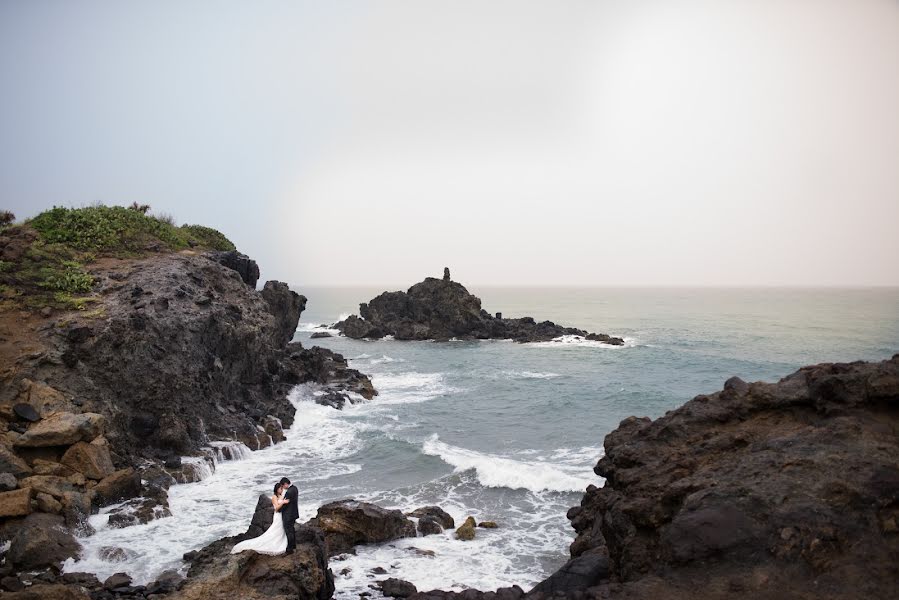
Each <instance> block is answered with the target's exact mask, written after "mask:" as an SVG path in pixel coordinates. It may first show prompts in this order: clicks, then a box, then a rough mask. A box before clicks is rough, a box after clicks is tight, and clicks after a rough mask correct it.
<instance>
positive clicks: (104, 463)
mask: <svg viewBox="0 0 899 600" xmlns="http://www.w3.org/2000/svg"><path fill="white" fill-rule="evenodd" d="M60 462H61V463H62V464H63V465H66V466H67V467H69V468H71V469H74V470H75V471H78V472H79V473H83V474H84V476H85V477H87V478H88V479H98V480H99V479H103V478H104V477H106V476H107V475H112V473H113V472H115V467H114V466H112V458H111V457H110V456H109V448H107V447H106V446H100V445H96V444H88V443H86V442H78V443H77V444H73V445H72V446H70V447H69V449H68V450H66V453H65V454H63V456H62V460H61V461H60Z"/></svg>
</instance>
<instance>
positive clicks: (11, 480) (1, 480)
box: [0, 473, 19, 492]
mask: <svg viewBox="0 0 899 600" xmlns="http://www.w3.org/2000/svg"><path fill="white" fill-rule="evenodd" d="M18 485H19V484H18V482H17V481H16V476H15V475H13V474H12V473H0V492H8V491H10V490H14V489H16V487H17V486H18Z"/></svg>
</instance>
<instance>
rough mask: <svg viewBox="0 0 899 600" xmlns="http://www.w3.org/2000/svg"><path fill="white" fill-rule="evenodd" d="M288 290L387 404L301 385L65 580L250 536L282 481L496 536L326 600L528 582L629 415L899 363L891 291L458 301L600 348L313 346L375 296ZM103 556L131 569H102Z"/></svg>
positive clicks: (163, 562) (376, 557)
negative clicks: (821, 370) (741, 389)
mask: <svg viewBox="0 0 899 600" xmlns="http://www.w3.org/2000/svg"><path fill="white" fill-rule="evenodd" d="M292 287H294V289H300V290H301V291H302V293H304V294H305V295H306V296H307V297H308V304H307V310H306V312H304V313H303V316H302V319H301V322H300V327H299V329H298V331H297V338H296V339H298V340H300V341H302V342H303V343H304V344H307V345H316V344H317V345H321V346H325V347H328V348H330V349H333V350H335V351H337V352H340V353H342V354H344V355H345V356H346V357H347V358H349V359H350V363H351V365H352V366H353V367H355V368H357V369H359V370H361V371H363V372H365V373H368V374H370V375H371V377H372V380H373V382H374V384H375V387H376V388H377V389H378V390H379V392H380V395H379V396H378V397H376V398H375V400H374V401H372V402H369V403H364V404H358V405H355V406H352V407H348V408H347V409H345V410H343V411H337V410H334V409H332V408H328V407H322V406H318V405H316V404H315V403H314V402H313V400H312V399H313V398H314V395H315V392H316V390H315V389H314V388H313V387H309V386H301V387H299V388H297V389H296V390H294V392H293V393H292V394H291V402H293V403H294V405H295V406H296V407H297V417H296V422H295V424H294V426H293V428H292V429H291V430H289V431H288V432H287V434H288V440H287V441H286V442H285V443H282V444H279V445H277V446H275V447H273V448H269V449H265V450H262V451H259V452H253V453H251V454H250V456H249V457H247V458H245V459H243V460H239V461H229V462H222V463H220V464H219V465H218V468H217V469H216V472H215V473H214V474H213V475H211V476H210V477H208V478H207V479H205V480H203V481H201V482H198V483H194V484H188V485H179V486H175V487H173V488H172V489H171V493H170V500H171V509H172V513H173V516H172V517H170V518H166V519H160V520H158V521H154V522H151V523H149V524H147V525H141V526H135V527H129V528H125V529H110V528H108V527H106V525H105V521H106V518H107V517H106V515H105V512H104V513H103V514H99V515H96V516H94V517H92V522H93V524H94V526H95V527H96V528H97V534H95V535H94V536H91V537H89V538H85V539H83V540H82V543H83V546H84V555H83V558H82V560H80V561H70V562H69V563H68V564H67V565H66V570H69V571H78V570H88V571H92V572H95V573H97V574H98V575H99V576H100V577H101V578H102V577H106V576H108V575H110V574H112V573H115V572H118V571H126V572H129V573H131V574H132V575H133V576H134V577H135V580H136V581H137V582H138V583H145V582H149V581H151V580H152V579H153V578H154V577H155V576H156V575H157V574H158V573H159V572H161V571H162V570H165V569H168V568H179V567H181V566H182V562H181V555H182V554H183V553H184V552H187V551H189V550H194V549H198V548H200V547H202V546H204V545H205V544H207V543H209V542H210V541H213V540H215V539H217V538H219V537H222V536H225V535H231V534H234V533H238V532H241V531H243V530H244V529H245V528H246V526H247V524H248V522H249V519H250V517H251V515H252V511H253V507H254V506H255V502H256V498H257V496H258V494H260V493H270V490H271V488H272V486H273V484H274V482H275V481H276V480H277V479H278V478H280V477H281V476H284V475H286V476H288V477H290V478H291V479H292V480H293V482H294V483H296V484H297V485H298V487H299V488H300V498H299V500H300V517H301V519H306V518H308V517H312V516H313V515H314V514H315V510H316V508H317V507H318V506H320V505H321V504H323V503H325V502H328V501H330V500H335V499H339V498H350V497H352V498H356V499H360V500H369V501H372V502H376V503H378V504H380V505H382V506H385V507H390V508H399V509H402V510H404V511H408V510H412V509H414V508H417V507H419V506H424V505H428V504H438V505H440V506H442V507H443V508H444V509H445V510H447V511H448V512H449V513H450V514H452V515H453V517H454V518H455V519H456V521H457V524H460V523H461V521H462V520H464V518H465V517H466V516H467V515H473V516H474V517H475V518H476V519H477V520H479V521H481V520H492V521H496V522H497V523H498V524H499V528H498V529H495V530H481V529H479V530H478V533H477V538H476V539H475V540H474V541H471V542H461V541H457V540H455V539H453V536H452V532H451V531H447V532H446V533H445V534H444V535H434V536H428V537H419V538H410V539H406V540H399V541H396V542H392V543H389V544H385V545H381V546H372V547H362V548H359V550H358V553H357V554H356V555H355V556H346V557H339V558H338V559H336V560H332V563H331V567H332V569H333V570H334V573H335V577H336V586H337V591H336V596H337V597H338V598H347V599H349V598H357V597H358V594H359V593H360V592H363V591H369V592H373V594H374V595H375V596H377V595H378V593H377V592H374V591H373V590H370V589H369V588H368V586H369V584H370V583H371V582H372V581H374V580H376V579H378V578H385V577H398V578H401V579H406V580H409V581H411V582H413V583H414V584H416V585H417V586H418V588H419V589H432V588H442V589H456V590H461V589H465V588H467V587H475V588H479V589H494V588H496V587H499V586H506V585H512V584H518V585H520V586H522V587H524V588H525V589H527V588H528V587H529V586H531V585H533V584H534V583H536V582H538V581H540V580H541V579H543V578H544V577H546V576H547V575H548V574H550V573H552V572H553V571H554V570H555V569H556V568H558V567H559V566H560V565H561V564H563V563H564V562H565V560H566V558H567V556H568V553H567V548H568V544H569V543H570V542H571V541H572V540H573V531H572V530H571V528H570V526H569V524H568V521H567V520H566V518H565V512H566V511H567V509H568V508H569V507H571V506H574V505H577V504H578V503H579V502H580V499H581V495H582V493H583V490H584V488H585V487H586V486H587V485H589V484H591V483H592V484H595V485H601V484H602V480H601V479H600V478H599V477H597V476H596V475H595V474H594V473H593V471H592V468H593V466H594V465H595V463H596V461H597V460H598V458H599V457H600V456H601V455H602V442H603V438H604V436H605V435H606V434H607V433H608V432H609V431H611V430H612V429H614V428H615V427H616V426H617V424H618V423H619V422H620V421H621V420H622V419H623V418H625V417H627V416H630V415H639V416H650V417H658V416H660V415H662V414H664V413H665V412H666V411H667V410H670V409H672V408H675V407H677V406H679V405H680V404H682V403H683V402H685V401H686V400H688V399H690V398H692V397H693V396H695V395H696V394H699V393H708V392H714V391H717V390H719V389H721V386H722V384H723V382H724V381H725V380H726V379H727V378H728V377H730V376H732V375H738V376H740V377H742V378H743V379H745V380H747V381H755V380H768V381H774V380H777V379H779V378H780V377H783V376H785V375H787V374H789V373H791V372H793V371H794V370H796V369H797V368H798V367H800V366H802V365H806V364H812V363H818V362H825V361H851V360H860V359H864V360H882V359H885V358H888V357H890V356H892V355H893V354H894V353H897V352H899V290H897V289H783V288H759V289H598V288H592V289H566V288H534V289H527V288H489V287H485V288H471V289H470V291H472V292H473V293H476V294H477V295H479V296H480V297H481V298H482V300H483V305H484V308H486V309H487V310H489V311H491V312H496V311H502V312H503V313H504V315H505V316H524V315H530V316H533V317H534V318H536V319H537V320H542V319H551V320H553V321H556V322H557V323H561V324H564V325H571V326H577V327H580V328H583V329H587V330H589V331H596V332H604V333H610V334H613V335H619V336H622V337H624V338H625V340H626V341H627V343H626V344H625V346H623V347H612V346H607V345H604V344H600V343H596V342H585V341H582V340H577V339H564V340H559V341H555V342H549V343H539V344H515V343H512V342H502V341H481V342H446V343H434V342H400V341H394V340H380V341H357V340H350V339H347V338H339V337H335V338H325V339H316V340H311V339H309V336H310V335H311V333H312V332H314V331H321V330H324V329H323V328H321V327H320V325H327V324H330V323H333V322H334V321H336V320H338V318H339V317H341V316H345V315H347V314H349V313H351V312H356V310H357V306H358V303H359V302H363V301H367V300H368V299H370V298H371V297H373V296H374V295H376V294H377V293H380V292H381V291H383V290H381V289H371V288H303V287H302V286H292ZM390 289H395V288H390ZM325 329H326V328H325ZM104 547H120V548H123V549H125V550H126V553H127V554H128V558H127V559H125V560H124V561H118V562H113V561H109V560H104V559H103V558H101V555H102V549H103V548H104ZM422 551H431V552H432V553H433V554H431V553H430V552H422ZM375 567H383V568H384V569H386V570H387V571H388V575H384V576H376V575H374V574H373V573H371V570H372V569H373V568H375Z"/></svg>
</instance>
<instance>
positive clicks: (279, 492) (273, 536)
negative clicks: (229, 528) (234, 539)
mask: <svg viewBox="0 0 899 600" xmlns="http://www.w3.org/2000/svg"><path fill="white" fill-rule="evenodd" d="M288 485H289V484H280V483H278V484H276V485H275V490H274V495H273V496H272V507H273V508H274V509H275V516H274V518H273V519H272V524H271V526H270V527H269V528H268V529H267V530H266V531H265V533H263V534H262V535H260V536H259V537H255V538H251V539H249V540H244V541H242V542H240V543H239V544H237V545H236V546H234V548H232V549H231V554H237V553H238V552H243V551H244V550H255V551H256V552H259V553H260V554H284V551H285V550H287V534H286V533H285V532H284V523H283V522H282V519H281V515H280V514H279V513H280V511H281V507H282V506H284V505H285V504H287V503H288V502H290V500H288V499H286V498H285V497H284V494H285V493H286V489H287V487H288Z"/></svg>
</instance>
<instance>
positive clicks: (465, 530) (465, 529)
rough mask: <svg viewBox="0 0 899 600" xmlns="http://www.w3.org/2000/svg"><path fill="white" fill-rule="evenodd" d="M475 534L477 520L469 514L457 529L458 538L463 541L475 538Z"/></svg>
mask: <svg viewBox="0 0 899 600" xmlns="http://www.w3.org/2000/svg"><path fill="white" fill-rule="evenodd" d="M474 536H475V521H474V517H471V516H469V517H468V518H467V519H465V522H464V523H462V525H460V526H459V528H458V529H456V539H459V540H462V541H468V540H473V539H474Z"/></svg>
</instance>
